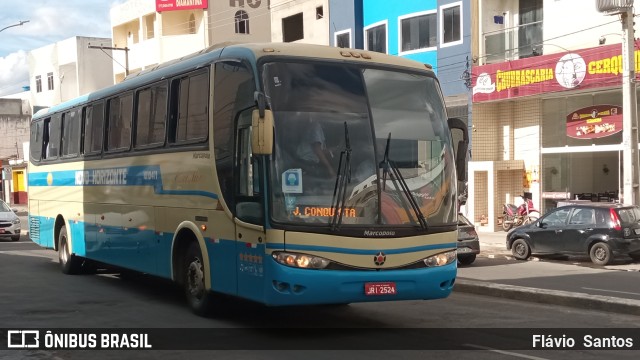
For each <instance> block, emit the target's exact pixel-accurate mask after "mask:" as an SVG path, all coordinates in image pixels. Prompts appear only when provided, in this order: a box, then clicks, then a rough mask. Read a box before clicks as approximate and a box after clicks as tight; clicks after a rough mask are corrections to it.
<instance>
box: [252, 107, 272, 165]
mask: <svg viewBox="0 0 640 360" xmlns="http://www.w3.org/2000/svg"><path fill="white" fill-rule="evenodd" d="M263 111H264V116H260V110H259V109H256V110H253V114H251V126H252V130H251V152H252V153H253V154H254V155H271V153H272V152H273V112H271V110H266V109H264V110H263Z"/></svg>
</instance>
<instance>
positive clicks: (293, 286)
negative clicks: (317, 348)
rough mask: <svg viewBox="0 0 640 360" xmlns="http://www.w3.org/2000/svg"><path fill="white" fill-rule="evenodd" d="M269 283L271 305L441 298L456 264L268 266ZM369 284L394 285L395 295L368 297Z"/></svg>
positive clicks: (448, 290) (449, 286)
mask: <svg viewBox="0 0 640 360" xmlns="http://www.w3.org/2000/svg"><path fill="white" fill-rule="evenodd" d="M265 265H266V266H267V267H269V269H267V271H266V274H268V275H269V276H268V278H269V281H268V283H267V284H265V286H266V289H265V290H266V291H265V301H264V302H265V303H266V304H267V305H271V306H280V305H312V304H342V303H352V302H374V301H395V300H422V299H441V298H445V297H447V296H449V294H450V293H451V290H452V289H453V284H454V282H455V278H456V271H457V268H456V262H455V261H454V262H453V263H451V264H448V265H445V266H440V267H430V268H421V269H407V270H384V271H375V270H364V271H363V270H310V269H298V268H292V267H288V266H284V265H281V264H278V263H276V262H275V261H268V262H267V264H265ZM367 283H379V284H385V283H387V284H388V283H393V284H394V285H395V294H388V295H366V294H365V288H366V285H365V284H367Z"/></svg>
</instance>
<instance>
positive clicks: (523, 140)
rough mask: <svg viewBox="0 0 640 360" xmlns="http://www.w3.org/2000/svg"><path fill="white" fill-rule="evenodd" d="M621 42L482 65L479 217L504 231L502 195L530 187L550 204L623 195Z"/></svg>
mask: <svg viewBox="0 0 640 360" xmlns="http://www.w3.org/2000/svg"><path fill="white" fill-rule="evenodd" d="M620 50H621V46H620V45H619V44H618V45H608V46H600V47H597V48H590V49H583V50H577V51H574V52H570V53H559V54H552V55H544V56H537V57H532V58H527V59H521V60H515V61H511V62H504V63H499V64H491V65H484V66H478V67H475V68H473V78H474V88H473V113H474V117H473V122H474V123H473V130H472V131H473V132H474V134H473V137H472V141H473V144H472V146H473V149H474V152H473V154H472V159H473V161H471V162H470V164H469V205H468V208H467V212H468V215H469V216H470V217H471V218H473V220H474V221H475V222H476V223H479V222H481V220H482V219H483V218H484V219H488V221H486V222H487V226H486V229H484V230H487V231H494V230H495V229H496V228H495V225H496V224H497V223H498V221H499V216H500V215H501V214H502V204H503V203H518V201H521V200H520V199H519V198H518V195H521V194H522V193H523V192H525V191H527V192H531V193H532V194H533V201H534V204H535V206H536V208H538V209H540V210H541V213H544V212H545V211H546V210H547V209H549V208H551V207H554V206H556V203H557V201H559V200H562V199H565V198H571V199H575V198H576V196H578V198H580V199H585V200H590V201H616V200H617V199H618V197H619V194H620V184H621V178H622V176H621V175H622V174H621V172H622V168H621V163H622V159H621V156H622V154H621V151H622V149H623V147H622V91H621V83H622V80H621V76H622V75H621V73H622V60H621V56H620ZM635 55H636V70H638V67H639V65H640V64H639V60H640V51H636V54H635ZM481 230H483V229H481Z"/></svg>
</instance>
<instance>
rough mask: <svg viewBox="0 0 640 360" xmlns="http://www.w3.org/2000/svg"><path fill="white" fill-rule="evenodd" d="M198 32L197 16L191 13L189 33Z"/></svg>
mask: <svg viewBox="0 0 640 360" xmlns="http://www.w3.org/2000/svg"><path fill="white" fill-rule="evenodd" d="M195 33H196V16H195V15H193V14H191V15H189V34H195Z"/></svg>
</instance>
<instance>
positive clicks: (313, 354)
mask: <svg viewBox="0 0 640 360" xmlns="http://www.w3.org/2000/svg"><path fill="white" fill-rule="evenodd" d="M0 284H1V296H0V324H1V325H0V326H1V327H2V328H4V329H7V328H14V327H17V328H23V329H24V328H27V329H28V328H112V329H121V328H173V329H176V328H183V329H185V330H182V331H181V330H173V331H175V336H176V337H179V336H180V335H181V333H182V332H188V331H192V333H193V331H194V330H189V329H194V328H195V329H202V331H203V333H205V332H206V331H211V330H207V329H211V328H214V329H229V330H228V331H230V333H231V334H233V333H234V331H238V330H242V329H255V331H256V334H257V336H258V337H263V336H269V332H270V331H269V329H272V328H274V327H285V328H299V327H308V328H325V329H326V331H327V333H329V334H330V333H332V332H333V333H335V332H336V331H338V332H339V333H340V334H348V335H353V334H356V336H359V334H362V336H365V337H366V336H368V335H367V334H368V333H366V332H363V331H364V330H366V329H388V330H389V333H388V336H385V337H381V338H375V339H377V340H380V342H382V345H380V343H377V344H373V347H382V348H385V347H386V346H385V342H386V343H387V344H389V348H390V349H392V348H394V347H396V349H395V350H366V349H362V348H361V347H357V348H358V351H328V350H321V349H325V348H326V347H329V348H336V347H335V346H332V345H330V344H328V343H326V342H325V340H327V339H324V340H323V339H322V336H320V337H319V338H318V340H317V342H312V343H311V345H309V346H310V347H309V349H318V350H317V351H311V350H298V351H264V350H261V351H246V350H235V351H215V352H211V351H185V350H167V351H158V350H146V351H135V352H132V351H126V352H123V351H104V350H101V351H92V352H89V351H79V350H33V351H5V352H1V351H0V358H7V359H21V358H29V359H57V360H60V359H76V358H78V359H81V358H82V359H85V358H92V359H112V358H117V359H121V358H123V357H124V358H127V359H129V358H140V359H147V358H148V359H152V358H153V359H158V358H161V359H182V358H187V357H188V358H190V359H194V358H195V359H199V358H203V359H204V358H207V359H211V358H232V359H244V358H247V359H254V358H258V359H261V358H265V359H266V358H269V359H271V358H276V359H281V358H283V357H284V358H301V357H305V358H310V359H316V358H317V359H324V358H339V359H342V358H349V359H360V358H362V359H365V358H366V359H371V358H373V359H376V358H384V359H388V358H425V357H432V356H438V357H441V358H452V357H456V358H473V359H512V358H514V357H517V358H522V357H525V358H530V359H596V358H610V357H612V356H615V357H616V358H619V359H624V358H629V359H631V358H636V357H637V352H636V351H606V352H603V351H592V350H588V351H587V350H526V349H525V348H526V346H527V344H529V338H528V337H522V336H519V335H518V334H519V332H521V331H522V330H518V329H525V330H526V329H534V330H533V331H534V332H535V331H538V330H539V331H540V333H542V334H546V333H549V332H554V331H557V330H553V329H555V328H560V329H565V328H569V327H571V328H579V329H582V330H583V331H587V332H590V331H594V332H596V331H598V330H597V329H605V330H604V331H605V334H607V333H608V331H611V334H614V333H615V334H618V332H616V330H614V329H613V328H633V329H634V330H629V333H628V334H629V336H633V337H634V340H635V341H636V343H637V344H638V345H640V333H638V323H639V321H640V318H639V317H634V316H628V315H624V314H613V313H605V312H598V311H588V310H582V309H574V308H570V307H562V306H549V305H543V304H534V303H526V302H518V301H510V300H504V299H500V298H492V297H484V296H479V295H471V294H462V293H455V292H454V294H453V295H452V296H450V297H449V298H448V299H443V300H436V301H407V302H397V303H368V304H351V305H349V306H340V307H331V306H315V307H299V308H267V307H264V306H260V305H257V304H253V303H249V302H242V301H233V302H225V304H224V307H223V308H222V309H223V311H221V312H220V313H218V314H217V316H216V317H213V318H202V317H198V316H196V315H193V314H192V313H191V312H190V310H189V309H188V308H187V306H186V304H185V303H184V300H183V296H182V292H181V290H180V289H178V288H176V287H174V286H173V285H172V284H170V283H167V282H166V281H163V280H159V279H156V278H152V277H149V276H143V275H141V276H133V277H128V278H125V279H123V278H121V277H120V276H119V275H118V274H116V273H108V272H101V273H99V274H97V275H79V276H67V275H63V274H62V273H61V272H60V270H59V269H58V264H57V254H56V253H55V252H53V251H51V250H44V249H40V248H39V247H38V246H37V245H35V244H33V243H31V242H30V241H28V240H27V239H25V238H24V237H23V239H22V240H21V241H20V242H11V241H0ZM337 328H338V329H337ZM398 328H402V329H406V328H410V329H411V328H432V329H436V334H434V333H428V332H427V333H420V332H419V331H421V330H418V332H416V333H410V334H408V335H407V336H408V337H411V336H413V337H415V336H420V335H424V336H425V340H424V341H425V344H429V341H433V339H434V338H439V336H438V334H437V332H438V330H437V329H442V330H440V331H439V332H441V333H442V334H445V335H446V334H447V331H449V330H447V329H451V328H462V329H466V330H464V331H462V330H461V332H460V333H459V337H460V339H448V340H449V341H454V342H455V343H456V344H463V345H464V346H465V348H469V349H476V350H465V351H462V350H458V351H453V350H437V351H434V350H428V349H422V350H414V351H406V350H400V349H397V346H395V345H394V342H396V341H398V342H401V341H405V340H406V339H405V338H401V337H402V336H404V335H405V334H404V333H403V332H398V330H394V329H398ZM505 328H507V330H504V329H505ZM261 329H262V330H261ZM340 329H342V330H340ZM195 331H196V334H197V331H198V330H195ZM321 331H322V330H319V331H318V330H316V333H314V334H315V335H321ZM562 331H563V330H562ZM624 333H625V332H624V329H623V334H624ZM212 334H213V336H214V337H212V338H211V341H212V343H215V342H216V341H218V342H219V341H224V340H225V339H227V340H228V337H225V336H224V333H223V332H221V331H220V330H218V332H214V333H212ZM240 334H241V335H242V334H244V335H246V334H245V333H240ZM305 334H306V333H305V332H301V334H298V335H299V336H298V337H299V339H298V341H305V340H309V339H308V338H304V335H305ZM375 334H376V333H373V335H374V336H375ZM307 335H309V334H307ZM445 335H442V336H445ZM450 335H451V334H450ZM455 335H456V333H455V330H454V333H453V334H452V336H455ZM636 335H637V336H636ZM271 336H272V338H271V339H272V340H273V341H275V342H276V343H278V344H280V346H282V344H283V343H284V344H286V342H287V341H288V338H284V339H283V338H282V336H281V335H273V334H272V335H271ZM486 336H490V337H491V338H490V339H488V340H487V339H485V337H486ZM300 337H302V338H300ZM329 339H330V340H336V339H335V338H329ZM230 340H231V342H233V341H236V342H237V341H238V339H233V338H232V339H230ZM243 340H244V339H243ZM254 340H255V338H253V337H247V338H246V342H247V347H249V348H250V347H251V344H252V341H254ZM263 340H264V339H263ZM311 340H313V339H311ZM295 341H296V340H292V343H291V344H292V347H293V346H294V344H295ZM487 341H488V342H487ZM515 343H524V344H525V345H523V346H524V347H521V348H513V347H514V346H515V347H517V346H516V345H514V344H515ZM488 345H490V346H488ZM500 345H504V346H500ZM354 346H355V345H354ZM286 348H288V346H283V350H284V349H286ZM339 348H342V347H339ZM417 348H420V346H418V347H417ZM425 348H430V346H429V345H425ZM499 348H500V349H503V350H498V349H499ZM504 348H507V349H508V350H504Z"/></svg>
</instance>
